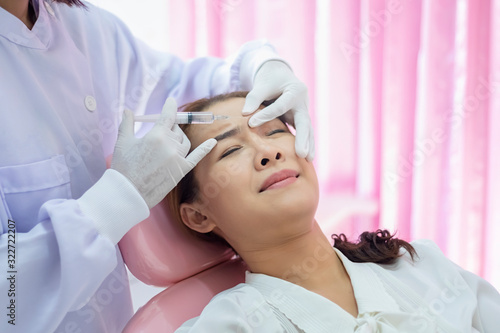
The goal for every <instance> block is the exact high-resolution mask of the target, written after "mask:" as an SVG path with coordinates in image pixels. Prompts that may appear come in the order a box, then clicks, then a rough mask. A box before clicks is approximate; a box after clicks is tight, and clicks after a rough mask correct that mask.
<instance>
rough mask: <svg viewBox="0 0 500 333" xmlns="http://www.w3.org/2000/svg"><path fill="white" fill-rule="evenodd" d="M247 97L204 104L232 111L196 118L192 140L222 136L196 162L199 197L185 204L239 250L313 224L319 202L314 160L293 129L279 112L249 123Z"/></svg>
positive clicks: (189, 220) (194, 221) (192, 218)
mask: <svg viewBox="0 0 500 333" xmlns="http://www.w3.org/2000/svg"><path fill="white" fill-rule="evenodd" d="M244 102H245V99H244V98H232V99H229V100H227V101H224V102H220V103H217V104H214V105H213V106H211V107H210V108H209V109H207V110H205V111H211V112H213V113H214V114H216V115H228V116H229V119H227V120H219V121H216V122H214V123H213V124H211V125H194V126H190V128H189V130H188V131H187V136H188V137H189V139H190V141H191V144H192V146H193V147H197V146H198V145H199V144H201V143H202V142H203V141H205V140H207V139H209V138H216V139H217V140H218V143H217V145H216V146H215V148H214V149H213V150H212V151H211V152H210V153H209V154H208V155H207V156H206V157H205V158H204V159H203V160H202V161H201V162H200V163H199V164H198V165H197V166H196V167H195V169H194V176H195V178H196V180H197V183H198V185H199V193H198V197H197V200H196V201H195V202H194V203H192V204H186V203H184V204H181V216H182V218H183V221H184V223H186V224H187V225H188V226H189V227H191V228H192V229H195V230H197V231H199V232H209V231H215V232H216V233H218V234H219V235H221V236H222V237H224V238H225V239H226V240H227V241H228V242H229V243H230V244H231V245H232V246H233V247H234V248H235V249H236V250H237V251H241V250H253V249H257V248H262V246H266V245H271V244H274V245H275V244H276V242H280V241H286V240H287V239H289V238H290V237H296V236H297V234H300V233H305V232H308V231H309V230H310V227H311V226H312V225H313V221H314V214H315V212H316V208H317V203H318V182H317V177H316V173H315V171H314V167H313V165H312V163H310V162H308V161H306V160H305V159H303V158H299V157H298V156H297V155H296V154H295V136H294V135H293V134H292V133H290V131H289V130H288V127H287V126H286V125H285V124H284V123H283V122H281V120H279V119H274V120H272V121H269V122H268V123H265V124H264V125H262V126H260V127H256V128H250V127H249V126H248V119H249V116H242V114H241V110H242V109H243V105H244Z"/></svg>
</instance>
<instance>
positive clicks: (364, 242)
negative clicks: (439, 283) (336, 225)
mask: <svg viewBox="0 0 500 333" xmlns="http://www.w3.org/2000/svg"><path fill="white" fill-rule="evenodd" d="M394 236H395V235H391V233H390V232H389V231H388V230H382V229H378V230H376V231H375V232H368V231H365V232H363V233H362V234H361V235H360V236H359V238H358V241H357V242H356V243H353V242H349V241H348V240H347V237H346V235H345V234H340V235H337V234H333V235H332V239H333V240H334V243H333V246H334V247H336V248H337V249H339V250H340V252H342V253H343V254H344V255H345V256H346V257H347V258H349V260H350V261H353V262H374V263H377V264H392V263H393V262H394V261H395V260H396V259H397V258H399V257H400V256H402V254H401V253H400V250H401V248H403V249H405V250H406V251H407V252H408V253H409V254H410V257H411V259H412V260H413V259H414V257H415V256H416V255H417V253H416V251H415V248H414V247H413V246H412V245H411V244H410V243H408V242H407V241H404V240H402V239H399V238H395V237H394Z"/></svg>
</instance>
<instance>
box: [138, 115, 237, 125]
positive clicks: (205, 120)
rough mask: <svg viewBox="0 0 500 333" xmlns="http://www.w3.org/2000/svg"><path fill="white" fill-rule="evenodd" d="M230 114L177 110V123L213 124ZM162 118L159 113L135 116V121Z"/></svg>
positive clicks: (152, 121) (150, 120) (150, 121)
mask: <svg viewBox="0 0 500 333" xmlns="http://www.w3.org/2000/svg"><path fill="white" fill-rule="evenodd" d="M227 118H229V117H228V116H216V115H214V114H213V113H212V112H177V116H176V118H175V123H176V124H211V123H213V122H214V121H216V120H222V119H227ZM158 119H160V115H159V114H148V115H143V116H135V117H134V121H141V122H149V123H154V122H156V121H157V120H158Z"/></svg>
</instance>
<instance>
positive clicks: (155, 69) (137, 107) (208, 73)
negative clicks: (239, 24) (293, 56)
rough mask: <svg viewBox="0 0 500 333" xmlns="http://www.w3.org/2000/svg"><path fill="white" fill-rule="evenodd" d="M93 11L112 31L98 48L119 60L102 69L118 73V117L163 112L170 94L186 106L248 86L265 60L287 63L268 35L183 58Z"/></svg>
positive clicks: (106, 30) (142, 130)
mask: <svg viewBox="0 0 500 333" xmlns="http://www.w3.org/2000/svg"><path fill="white" fill-rule="evenodd" d="M89 10H90V11H93V10H95V11H97V12H98V13H99V15H100V17H101V19H102V21H104V22H106V23H107V24H104V23H103V24H104V26H103V27H101V34H109V35H110V36H108V37H107V38H105V40H112V41H113V44H112V45H109V44H108V45H104V44H99V45H96V46H95V48H96V49H99V50H101V52H103V56H102V57H103V58H105V59H116V62H115V65H116V67H113V66H112V67H111V68H110V67H109V66H106V68H103V70H105V71H109V72H110V75H115V76H117V77H119V81H120V84H121V86H120V87H119V91H117V92H116V94H117V96H118V100H117V101H116V102H115V103H114V105H112V107H113V108H116V107H117V108H118V110H115V112H117V113H119V114H120V115H121V113H123V110H124V109H125V108H127V109H130V110H132V111H133V112H134V113H135V114H152V113H160V112H161V110H162V106H163V103H164V102H165V100H166V99H167V97H174V98H175V99H176V101H177V105H178V106H182V105H184V104H186V103H189V102H193V101H195V100H197V99H200V98H206V97H210V96H214V95H217V94H221V93H225V92H230V91H236V90H250V89H251V88H252V86H253V84H252V82H253V78H254V76H255V74H256V73H257V71H258V70H259V69H260V67H261V66H262V65H263V64H264V63H265V62H267V61H271V60H277V61H282V62H285V60H284V59H282V58H281V57H280V56H278V54H277V53H276V52H275V49H274V47H273V46H272V45H271V44H270V43H269V42H268V41H267V40H264V39H262V40H254V41H249V42H247V43H245V44H243V45H242V46H241V47H240V48H239V49H238V50H233V53H232V54H231V55H229V56H228V57H226V58H218V57H213V56H204V57H197V58H192V59H181V58H180V57H178V56H176V55H174V54H170V53H164V52H158V51H156V50H154V49H152V48H151V47H149V46H148V45H146V44H145V43H143V42H142V41H140V40H138V39H136V38H135V37H134V36H133V35H132V33H131V32H130V31H129V29H128V28H127V27H126V26H125V25H124V24H123V23H122V22H121V21H120V20H119V19H118V18H116V17H115V16H114V15H113V14H111V13H108V12H106V11H104V10H100V9H98V8H96V7H94V6H92V5H91V4H89ZM96 33H97V32H96ZM111 34H112V35H111ZM96 43H98V42H96ZM285 63H286V62H285ZM139 126H142V128H140V129H139V130H138V135H139V136H141V135H143V134H144V133H145V132H147V130H149V129H150V128H151V126H152V125H151V124H139Z"/></svg>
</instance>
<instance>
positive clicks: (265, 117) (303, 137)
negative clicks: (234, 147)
mask: <svg viewBox="0 0 500 333" xmlns="http://www.w3.org/2000/svg"><path fill="white" fill-rule="evenodd" d="M280 94H281V96H280ZM278 96H279V98H278V99H277V100H276V101H275V102H274V103H273V104H271V105H269V106H267V107H265V108H264V109H262V110H260V111H259V112H257V113H255V115H253V116H252V117H251V118H250V119H249V121H248V124H249V125H250V127H256V126H260V125H262V124H263V123H265V122H268V121H270V120H272V119H274V118H277V117H280V116H282V118H283V119H284V120H285V121H286V122H287V123H289V124H290V125H292V126H293V127H295V130H296V136H295V151H296V153H297V155H298V156H300V157H305V158H307V160H309V161H312V159H313V158H314V133H313V128H312V124H311V119H310V117H309V113H308V105H309V99H308V95H307V87H306V86H305V84H304V83H302V82H301V81H299V79H297V77H295V75H294V74H293V72H292V70H291V69H290V67H288V66H287V65H286V64H285V63H284V62H282V61H277V60H271V61H267V62H265V63H264V64H263V65H262V66H261V68H260V69H259V70H258V71H257V73H256V74H255V78H254V81H253V89H252V90H251V91H250V92H249V93H248V95H247V97H246V101H245V106H244V107H243V114H244V115H247V114H250V113H252V112H255V110H257V109H258V108H259V106H260V105H261V103H262V102H263V101H265V100H269V99H273V98H276V97H278Z"/></svg>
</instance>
